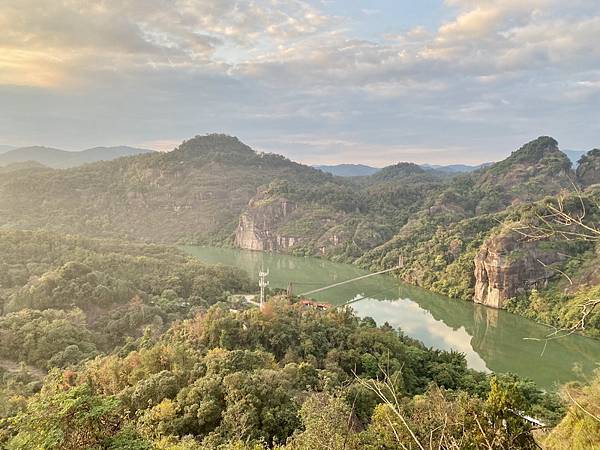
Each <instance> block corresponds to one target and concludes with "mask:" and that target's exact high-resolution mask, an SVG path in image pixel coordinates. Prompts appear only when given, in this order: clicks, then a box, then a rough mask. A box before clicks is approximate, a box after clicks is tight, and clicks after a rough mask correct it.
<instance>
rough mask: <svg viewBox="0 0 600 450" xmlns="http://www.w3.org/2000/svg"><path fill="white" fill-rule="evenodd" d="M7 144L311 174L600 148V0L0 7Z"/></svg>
mask: <svg viewBox="0 0 600 450" xmlns="http://www.w3.org/2000/svg"><path fill="white" fill-rule="evenodd" d="M0 29H1V30H2V32H1V33H0V144H10V145H15V146H25V145H46V146H53V147H58V148H63V149H67V150H76V149H82V148H86V147H92V146H100V145H134V146H142V147H148V148H154V149H159V150H170V149H172V148H174V147H175V146H177V145H178V143H180V142H181V141H182V140H184V139H188V138H190V137H193V136H195V135H202V134H206V133H213V132H218V133H227V134H231V135H235V136H238V137H239V138H240V139H241V140H242V141H244V142H245V143H247V144H248V145H250V146H252V147H253V148H254V149H256V150H258V151H265V152H275V153H280V154H283V155H285V156H287V157H289V158H291V159H294V160H297V161H301V162H304V163H308V164H335V163H363V164H370V165H375V166H384V165H387V164H391V163H396V162H399V161H413V162H418V163H436V164H450V163H482V162H487V161H494V160H499V159H501V158H503V157H505V156H507V155H508V154H509V153H510V152H511V151H513V150H515V149H516V148H518V147H520V146H521V145H522V144H524V143H526V142H527V141H529V140H531V139H534V138H536V137H538V136H540V135H550V136H553V137H554V138H556V139H557V140H558V141H559V143H560V145H561V147H562V148H565V149H576V150H589V149H591V148H595V147H600V106H599V105H600V45H599V42H600V1H598V0H569V1H565V0H526V1H524V0H370V1H359V0H304V1H302V0H252V1H236V0H119V1H116V0H87V1H86V0H0Z"/></svg>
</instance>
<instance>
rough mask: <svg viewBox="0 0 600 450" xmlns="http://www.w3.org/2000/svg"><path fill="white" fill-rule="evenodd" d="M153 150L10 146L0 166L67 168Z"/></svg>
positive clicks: (0, 158)
mask: <svg viewBox="0 0 600 450" xmlns="http://www.w3.org/2000/svg"><path fill="white" fill-rule="evenodd" d="M151 152H154V151H153V150H149V149H142V148H134V147H128V146H118V147H94V148H90V149H86V150H82V151H74V152H70V151H66V150H60V149H56V148H51V147H42V146H33V147H21V148H9V149H8V150H7V151H5V152H3V153H1V154H0V166H6V165H9V164H13V163H24V162H27V161H34V162H38V163H40V164H43V165H45V166H48V167H52V168H55V169H66V168H70V167H76V166H80V165H82V164H87V163H92V162H97V161H110V160H112V159H116V158H121V157H123V156H134V155H139V154H143V153H151Z"/></svg>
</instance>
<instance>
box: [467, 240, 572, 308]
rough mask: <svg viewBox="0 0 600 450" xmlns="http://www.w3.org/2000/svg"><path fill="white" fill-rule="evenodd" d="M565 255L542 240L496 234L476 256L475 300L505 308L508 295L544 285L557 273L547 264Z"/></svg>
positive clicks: (494, 306)
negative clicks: (534, 240) (528, 239)
mask: <svg viewBox="0 0 600 450" xmlns="http://www.w3.org/2000/svg"><path fill="white" fill-rule="evenodd" d="M564 258H565V256H563V255H561V254H559V253H557V252H555V251H552V250H544V249H542V248H541V246H540V245H539V243H536V242H523V241H522V239H521V236H519V235H518V234H517V233H515V232H509V233H506V234H501V235H497V236H494V237H492V238H490V239H489V240H488V241H487V242H485V243H484V244H483V246H482V247H481V249H480V250H479V253H478V254H477V256H476V257H475V297H474V301H475V303H482V304H484V305H487V306H491V307H493V308H503V307H504V305H505V303H506V301H507V300H508V299H510V298H513V297H515V296H517V295H518V294H522V293H525V292H527V291H530V290H531V289H534V288H540V287H543V286H544V285H545V284H546V282H547V281H548V279H549V278H550V277H551V276H552V275H554V274H555V272H553V271H552V270H550V269H548V268H547V267H546V266H549V265H550V264H554V263H556V262H558V261H562V260H563V259H564Z"/></svg>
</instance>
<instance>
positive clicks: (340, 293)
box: [183, 246, 600, 389]
mask: <svg viewBox="0 0 600 450" xmlns="http://www.w3.org/2000/svg"><path fill="white" fill-rule="evenodd" d="M183 249H184V250H185V251H187V252H188V253H190V254H191V255H193V256H196V257H197V258H198V259H200V260H201V261H204V262H206V263H209V264H225V265H231V266H236V267H239V268H242V269H244V270H246V271H247V272H248V273H249V274H250V276H251V277H252V278H253V279H256V280H258V271H259V269H260V268H261V267H264V268H265V269H267V268H268V269H269V270H270V275H269V278H268V279H269V281H270V286H271V287H274V288H286V287H287V286H288V283H289V282H292V283H293V289H294V293H295V294H301V293H303V292H307V291H310V290H313V289H316V288H319V287H322V286H326V285H329V284H332V283H336V282H339V281H344V280H348V279H351V278H355V277H358V276H361V275H365V274H367V273H368V272H366V271H364V270H361V269H358V268H356V267H354V266H351V265H347V264H337V263H332V262H329V261H325V260H322V259H318V258H303V257H293V256H286V255H275V254H269V253H260V252H252V251H246V250H238V249H227V248H212V247H192V246H186V247H183ZM257 282H258V281H257ZM257 289H258V288H257ZM309 297H311V298H314V299H316V300H321V301H326V302H328V303H332V304H342V303H345V302H347V301H349V300H353V299H357V300H358V301H356V302H355V303H353V304H352V308H353V309H354V310H355V311H356V313H357V314H358V315H359V316H370V317H372V318H373V319H375V320H376V321H377V323H379V324H383V323H385V322H388V323H389V324H390V325H392V326H393V327H396V328H401V329H402V330H403V331H404V333H405V334H407V335H409V336H411V337H413V338H416V339H419V340H421V341H422V342H424V343H425V345H427V346H430V347H435V348H438V349H443V350H450V349H452V350H456V351H459V352H461V353H464V354H465V356H466V358H467V361H468V363H469V366H470V367H472V368H474V369H477V370H483V371H494V372H513V373H516V374H518V375H520V376H523V377H527V378H530V379H532V380H534V381H535V382H536V383H538V385H539V386H541V387H543V388H546V389H553V388H555V387H556V386H557V385H558V384H562V383H565V382H568V381H573V380H576V379H581V378H582V377H584V378H585V377H587V376H589V375H590V374H591V373H592V372H593V370H594V369H595V368H599V367H600V365H599V364H600V341H598V340H594V339H590V338H585V337H582V336H568V337H565V338H561V339H557V340H553V341H548V342H547V343H544V342H539V341H532V340H529V339H526V338H544V337H545V336H546V335H547V334H548V333H549V329H548V328H547V327H544V326H542V325H539V324H536V323H534V322H531V321H529V320H527V319H524V318H522V317H520V316H516V315H513V314H510V313H507V312H506V311H499V310H496V309H491V308H486V307H484V306H481V305H476V304H473V303H470V302H465V301H462V300H453V299H449V298H446V297H443V296H439V295H436V294H433V293H431V292H428V291H426V290H423V289H420V288H417V287H414V286H410V285H405V284H400V283H399V282H398V280H396V279H394V278H392V277H390V276H386V275H377V276H374V277H370V278H367V279H365V280H360V281H357V282H354V283H350V284H347V285H344V286H339V287H336V288H332V289H329V290H327V291H325V292H321V293H318V294H314V295H310V296H309Z"/></svg>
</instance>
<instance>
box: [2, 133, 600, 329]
mask: <svg viewBox="0 0 600 450" xmlns="http://www.w3.org/2000/svg"><path fill="white" fill-rule="evenodd" d="M599 158H600V156H599V154H598V151H597V150H594V151H591V152H589V153H588V154H587V155H585V156H584V157H583V158H582V159H581V164H580V165H579V167H578V169H577V172H575V171H574V170H573V169H572V167H571V162H570V160H569V158H568V157H567V156H566V155H565V154H564V153H562V152H561V151H560V150H559V148H558V144H557V142H556V141H555V140H554V139H552V138H550V137H540V138H538V139H536V140H534V141H532V142H530V143H528V144H526V145H524V146H522V147H521V148H520V149H518V150H516V151H514V152H513V153H512V154H511V155H510V156H509V157H508V158H507V159H505V160H503V161H500V162H498V163H495V164H492V165H486V166H484V167H482V168H480V169H478V170H476V171H474V172H471V173H467V174H460V175H453V176H449V175H444V174H442V173H440V172H434V171H431V170H425V169H423V168H422V167H419V166H417V165H415V164H411V163H398V164H396V165H393V166H389V167H386V168H383V169H381V170H380V171H378V172H377V173H375V174H373V175H371V176H367V177H359V178H342V177H334V176H332V175H330V174H327V173H324V172H321V171H319V170H316V169H314V168H311V167H307V166H304V165H301V164H297V163H294V162H292V161H290V160H288V159H286V158H284V157H281V156H279V155H274V154H262V153H256V152H254V151H253V150H252V149H251V148H249V147H248V146H246V145H244V144H243V143H241V142H240V141H239V140H238V139H236V138H232V137H229V136H224V135H208V136H198V137H195V138H193V139H190V140H188V141H185V142H184V143H182V144H181V145H180V146H179V147H178V148H177V149H175V150H174V151H172V152H169V153H153V154H147V155H139V156H134V157H129V158H121V159H117V160H114V161H109V162H99V163H95V164H90V165H86V166H83V167H79V168H73V169H68V170H60V171H56V170H49V169H45V170H44V169H29V170H15V171H11V172H9V173H7V174H5V175H4V176H3V177H1V179H0V211H1V212H2V216H1V218H0V220H1V225H2V226H4V227H12V228H26V229H40V228H41V229H50V230H55V231H59V232H67V233H77V234H82V235H87V236H101V237H113V238H125V239H131V240H136V241H145V242H155V243H169V244H172V243H195V244H200V243H202V244H206V243H212V244H219V245H238V246H241V247H244V248H252V249H261V250H273V251H282V252H290V253H293V254H298V255H319V256H324V257H327V258H329V259H333V260H337V261H343V262H353V263H356V264H359V265H361V266H362V267H365V268H369V269H381V268H390V267H393V266H394V265H395V264H396V262H397V261H398V257H399V256H403V258H404V262H405V265H404V268H403V270H402V271H401V277H402V278H403V279H404V280H405V281H408V282H410V283H414V284H418V285H420V286H423V287H426V288H428V289H431V290H434V291H436V292H439V293H442V294H445V295H449V296H451V297H457V298H461V299H465V300H472V299H473V298H474V297H477V292H476V290H475V287H476V285H477V282H478V281H479V282H482V283H483V282H485V280H477V277H476V271H475V259H476V257H478V255H481V254H482V252H484V251H486V249H488V248H492V247H494V245H495V242H496V241H497V239H498V237H499V236H502V235H503V233H505V231H506V229H507V228H508V229H510V228H511V227H514V226H516V225H517V224H518V225H519V226H522V225H523V224H527V223H532V220H534V219H535V217H536V214H538V213H539V211H540V210H541V209H540V208H542V209H543V207H542V206H540V205H542V204H543V202H544V201H546V200H545V199H547V198H552V197H555V196H557V195H563V196H564V195H567V196H568V195H571V196H572V197H573V198H575V199H576V198H577V197H578V195H579V194H576V189H582V190H585V192H584V193H583V194H582V195H584V196H586V198H588V203H589V207H590V213H589V214H588V216H587V220H588V221H589V224H590V225H591V226H595V224H597V223H598V221H597V216H596V215H594V214H592V212H593V210H595V209H597V195H598V190H597V189H596V188H595V187H594V186H595V183H596V181H597V180H596V178H595V175H596V173H597V170H596V167H597V165H598V160H599ZM540 202H542V203H540ZM516 241H517V242H516V243H515V244H514V245H516V246H517V247H518V248H515V250H514V251H511V256H510V258H504V257H503V256H502V258H501V259H502V263H501V264H504V266H503V267H501V268H500V269H498V271H497V272H498V273H496V274H493V273H488V274H487V275H486V276H496V277H499V278H507V277H506V276H505V274H506V273H510V271H511V270H516V267H517V265H518V264H520V263H522V262H523V261H526V260H527V261H529V260H532V258H533V256H532V255H533V253H535V252H539V251H542V250H540V249H541V247H540V246H543V245H546V246H550V247H552V246H555V247H556V252H558V251H559V247H560V245H559V244H558V243H556V244H553V243H546V244H542V243H541V242H540V243H538V244H536V245H529V244H524V243H523V242H522V241H524V239H516ZM553 251H554V250H553ZM568 255H569V257H570V261H567V260H562V261H559V260H558V259H556V258H554V259H553V258H551V257H550V256H548V261H550V262H551V264H553V265H554V268H555V269H557V270H555V271H554V272H552V271H551V270H547V271H542V272H544V273H542V274H541V275H540V274H539V273H538V274H536V277H533V278H530V279H526V278H523V277H522V278H519V277H516V276H515V277H513V278H514V280H513V279H511V280H512V281H510V283H512V285H508V286H506V289H505V290H504V291H501V292H496V293H493V294H494V295H497V296H500V298H501V299H500V300H501V301H500V303H501V304H502V305H501V307H507V308H510V309H511V310H513V311H515V312H518V313H520V314H523V315H525V316H527V317H531V318H534V319H536V320H540V321H544V322H547V323H552V324H554V325H565V324H566V323H569V321H570V320H571V318H572V314H570V313H569V314H565V311H564V310H563V309H562V308H563V306H564V305H566V304H572V305H576V302H577V301H578V300H576V299H577V298H581V297H582V296H585V295H588V294H589V292H590V291H589V289H590V288H592V287H593V286H594V285H593V280H594V279H595V275H594V274H593V273H591V272H590V271H591V267H593V266H594V261H596V260H597V256H596V255H597V251H596V250H595V249H594V247H593V245H587V246H582V247H573V248H570V250H569V253H568ZM499 258H500V256H499ZM527 258H529V259H527ZM573 258H575V259H576V260H577V261H579V262H577V263H575V262H573ZM555 259H556V260H555ZM488 260H489V258H488ZM533 260H534V261H535V258H533ZM490 261H491V260H490ZM490 261H488V262H486V264H488V263H489V264H496V262H493V261H491V262H490ZM507 261H508V262H507ZM511 261H512V263H514V264H512V265H511ZM534 264H537V263H534ZM492 269H493V268H492ZM492 269H490V268H489V267H487V266H486V267H484V270H487V271H489V270H492ZM537 269H541V266H540V267H538V268H537ZM494 270H495V269H494ZM565 270H566V271H567V272H569V273H570V274H571V275H572V276H573V277H574V279H576V280H587V281H585V282H582V283H580V284H578V285H576V286H574V287H571V288H569V289H568V290H567V291H566V292H565V291H564V289H563V292H562V293H559V289H560V286H561V285H560V282H561V281H560V279H559V278H560V277H559V276H557V274H559V273H560V272H559V271H563V272H564V271H565ZM537 272H540V270H538V271H537ZM592 272H593V271H592ZM573 277H572V278H573ZM579 287H580V288H581V289H578V288H579ZM490 289H491V287H490ZM534 291H535V293H534ZM515 292H516V293H518V295H517V294H514V293H515ZM531 295H541V298H544V299H546V300H545V303H546V305H547V306H546V307H545V308H542V309H543V310H545V311H546V312H544V313H543V312H542V311H541V309H540V308H538V307H534V306H533V304H534V303H536V301H534V299H533V298H530V296H531ZM504 297H510V298H504ZM517 297H518V298H517ZM513 299H514V301H509V300H513ZM476 300H478V299H477V298H476ZM478 301H482V302H485V301H486V300H485V299H479V300H478ZM557 305H558V306H557ZM549 311H553V312H549ZM591 323H592V324H593V326H591V327H590V329H589V330H586V331H588V332H591V333H595V332H594V329H595V328H596V327H597V325H596V322H595V321H592V322H591Z"/></svg>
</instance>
